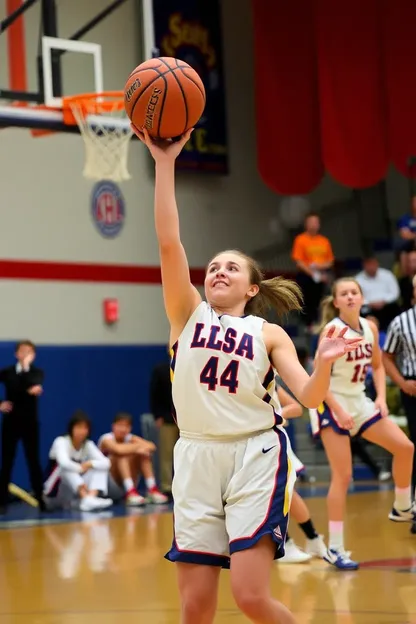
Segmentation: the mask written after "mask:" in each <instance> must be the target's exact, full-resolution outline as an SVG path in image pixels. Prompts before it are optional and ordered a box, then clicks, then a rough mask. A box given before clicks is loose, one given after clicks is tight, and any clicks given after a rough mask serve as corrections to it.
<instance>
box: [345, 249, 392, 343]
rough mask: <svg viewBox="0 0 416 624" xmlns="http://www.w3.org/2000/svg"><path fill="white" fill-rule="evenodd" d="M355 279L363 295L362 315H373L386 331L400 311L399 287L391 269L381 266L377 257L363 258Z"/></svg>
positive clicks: (382, 329)
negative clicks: (361, 268)
mask: <svg viewBox="0 0 416 624" xmlns="http://www.w3.org/2000/svg"><path fill="white" fill-rule="evenodd" d="M355 279H356V280H357V282H358V283H359V285H360V287H361V290H362V293H363V297H364V305H363V308H362V310H361V314H362V316H364V317H365V316H367V315H368V314H371V315H373V316H375V317H376V318H377V320H378V322H379V324H380V330H381V331H386V329H387V327H388V326H389V324H390V322H391V321H392V320H393V319H394V317H395V316H397V315H398V314H399V313H400V307H399V304H398V299H399V297H400V287H399V283H398V281H397V279H396V277H395V275H394V274H393V273H392V271H389V270H388V269H383V268H381V267H380V265H379V262H378V260H377V258H374V257H373V256H371V257H369V258H366V259H365V260H364V263H363V271H361V272H360V273H358V275H357V276H356V278H355Z"/></svg>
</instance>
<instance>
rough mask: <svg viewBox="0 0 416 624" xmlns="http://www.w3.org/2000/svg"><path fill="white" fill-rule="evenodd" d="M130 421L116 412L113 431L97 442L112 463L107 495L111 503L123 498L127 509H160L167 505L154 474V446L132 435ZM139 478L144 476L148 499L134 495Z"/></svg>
mask: <svg viewBox="0 0 416 624" xmlns="http://www.w3.org/2000/svg"><path fill="white" fill-rule="evenodd" d="M131 430H132V417H131V416H130V414H127V413H125V412H119V413H118V414H117V415H116V417H115V418H114V421H113V426H112V431H111V432H109V433H105V434H104V435H102V436H101V438H100V439H99V440H98V447H99V449H100V450H101V451H102V452H103V453H104V455H106V456H107V457H108V458H109V460H110V463H111V468H110V473H109V482H108V492H109V496H110V498H112V500H114V501H118V500H121V499H122V498H123V497H125V500H126V505H129V506H132V507H140V506H142V505H145V504H146V502H149V503H153V504H155V505H163V504H165V503H167V502H169V499H168V497H167V496H165V495H164V494H162V492H160V491H159V489H158V487H157V485H156V479H155V476H154V473H153V465H152V454H153V452H154V451H155V450H156V447H155V445H154V444H153V442H149V440H144V439H143V438H140V437H139V436H137V435H134V434H132V432H131ZM140 475H143V478H144V480H145V484H146V489H147V498H144V497H143V496H141V494H139V493H138V491H137V484H138V482H139V478H140Z"/></svg>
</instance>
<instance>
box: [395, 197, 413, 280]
mask: <svg viewBox="0 0 416 624" xmlns="http://www.w3.org/2000/svg"><path fill="white" fill-rule="evenodd" d="M397 227H398V230H399V237H400V238H399V245H398V247H399V252H400V270H401V273H402V274H403V275H405V272H406V252H409V251H413V250H414V249H416V196H415V197H412V201H411V204H410V212H409V213H408V214H407V215H404V217H402V218H401V219H400V220H399V222H398V224H397Z"/></svg>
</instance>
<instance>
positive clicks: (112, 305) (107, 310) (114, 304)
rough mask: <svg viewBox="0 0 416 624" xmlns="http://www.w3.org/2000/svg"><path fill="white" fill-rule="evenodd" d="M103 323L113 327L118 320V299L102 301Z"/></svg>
mask: <svg viewBox="0 0 416 624" xmlns="http://www.w3.org/2000/svg"><path fill="white" fill-rule="evenodd" d="M103 313H104V321H105V323H106V324H107V325H114V323H117V321H118V319H119V305H118V299H104V301H103Z"/></svg>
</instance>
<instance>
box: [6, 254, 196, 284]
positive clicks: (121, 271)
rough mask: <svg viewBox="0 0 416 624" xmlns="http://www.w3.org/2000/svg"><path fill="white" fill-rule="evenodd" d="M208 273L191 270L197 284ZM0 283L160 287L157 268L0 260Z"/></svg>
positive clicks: (158, 268) (159, 276) (193, 279)
mask: <svg viewBox="0 0 416 624" xmlns="http://www.w3.org/2000/svg"><path fill="white" fill-rule="evenodd" d="M204 275H205V269H203V268H194V269H191V278H192V281H193V283H194V284H196V285H201V284H203V283H204ZM0 279H21V280H42V281H43V280H45V281H56V282H100V283H103V282H112V283H118V284H160V283H161V275H160V267H158V266H137V265H129V264H121V265H120V264H91V263H83V262H45V261H37V260H36V261H32V260H0Z"/></svg>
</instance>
